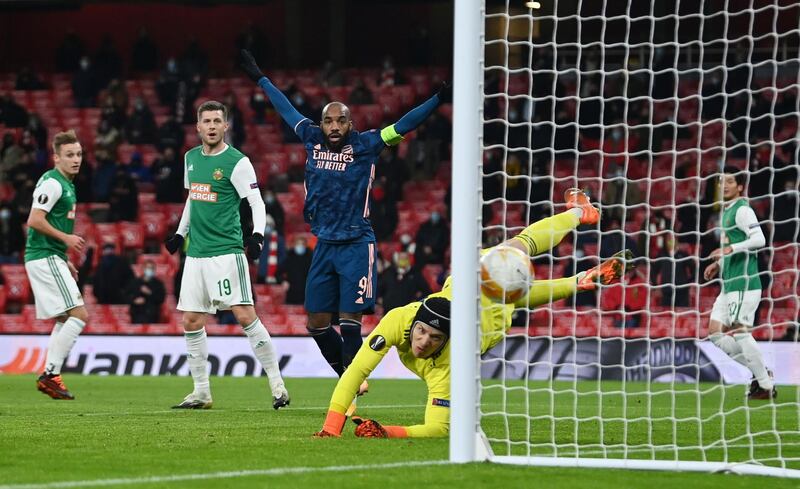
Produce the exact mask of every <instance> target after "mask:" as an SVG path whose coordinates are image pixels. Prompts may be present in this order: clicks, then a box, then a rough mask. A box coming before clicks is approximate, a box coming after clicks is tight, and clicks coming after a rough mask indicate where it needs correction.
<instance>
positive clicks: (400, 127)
mask: <svg viewBox="0 0 800 489" xmlns="http://www.w3.org/2000/svg"><path fill="white" fill-rule="evenodd" d="M449 94H450V85H448V84H447V83H442V86H441V87H440V88H439V90H438V91H437V92H436V93H435V94H434V95H433V97H431V98H429V99H428V100H426V101H425V102H423V103H422V104H420V105H418V106H416V107H414V108H413V109H411V110H410V111H408V113H406V115H404V116H403V117H401V118H400V120H398V121H397V122H395V123H394V124H392V125H391V126H388V127H384V128H383V129H382V130H381V137H382V138H383V141H384V142H385V143H386V144H387V145H389V146H393V145H395V144H399V143H400V141H402V140H403V136H405V135H406V134H408V133H409V132H411V131H413V130H414V129H416V128H417V127H419V125H420V124H422V123H423V122H425V119H427V118H428V116H430V115H431V114H432V113H433V111H434V110H436V108H437V107H439V105H441V104H443V103H444V102H446V101H447V99H448V98H449Z"/></svg>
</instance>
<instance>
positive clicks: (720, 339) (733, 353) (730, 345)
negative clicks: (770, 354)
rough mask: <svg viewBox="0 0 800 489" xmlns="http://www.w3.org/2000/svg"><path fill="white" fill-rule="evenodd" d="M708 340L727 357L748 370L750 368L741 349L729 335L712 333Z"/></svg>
mask: <svg viewBox="0 0 800 489" xmlns="http://www.w3.org/2000/svg"><path fill="white" fill-rule="evenodd" d="M709 339H710V340H711V342H712V343H714V344H715V345H717V347H718V348H719V349H720V350H722V351H724V352H725V354H727V355H728V356H729V357H731V358H732V359H734V360H736V361H737V362H739V363H740V364H741V365H742V366H744V367H746V368H748V369H749V368H750V366H749V365H748V364H747V359H746V358H745V356H744V353H743V352H742V347H741V346H739V344H738V343H737V342H736V340H734V339H733V338H732V337H731V336H730V335H727V334H724V333H714V334H712V335H711V336H709Z"/></svg>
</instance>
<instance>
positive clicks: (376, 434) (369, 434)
mask: <svg viewBox="0 0 800 489" xmlns="http://www.w3.org/2000/svg"><path fill="white" fill-rule="evenodd" d="M351 419H352V420H353V423H355V424H356V436H357V437H359V438H389V433H387V432H386V428H384V427H383V426H381V424H380V423H378V422H377V421H375V420H374V419H364V418H359V417H358V416H353V417H352V418H351Z"/></svg>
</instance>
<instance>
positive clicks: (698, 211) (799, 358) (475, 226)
mask: <svg viewBox="0 0 800 489" xmlns="http://www.w3.org/2000/svg"><path fill="white" fill-rule="evenodd" d="M798 19H800V6H798V4H797V2H793V1H783V0H742V1H738V0H706V1H702V0H697V1H681V0H674V1H666V2H661V1H650V2H647V1H634V0H623V1H607V0H606V1H581V0H569V1H565V0H541V1H540V2H522V1H514V2H510V1H507V2H492V1H490V2H485V3H484V2H468V1H465V2H456V17H455V26H456V27H455V67H454V73H455V75H454V87H455V92H454V143H453V151H454V154H453V160H454V161H455V162H456V163H455V164H454V165H453V168H454V173H453V186H454V189H456V190H455V191H454V193H453V194H454V208H456V209H458V212H454V216H453V219H454V220H453V240H452V242H453V266H452V269H453V278H454V305H453V321H454V324H455V325H459V326H458V328H456V327H454V330H455V331H454V335H453V340H452V341H453V344H452V351H453V365H452V369H453V381H452V386H453V387H452V389H453V391H452V394H453V395H452V397H453V408H452V409H453V412H452V431H451V459H452V460H453V461H457V462H463V461H469V460H481V459H488V460H491V461H496V462H503V463H516V464H534V465H561V466H586V467H618V468H621V467H625V468H641V469H667V470H698V471H728V470H730V471H736V472H741V473H751V474H771V475H781V476H787V477H800V391H798V387H797V386H798V384H800V346H799V345H798V340H797V325H798V323H797V321H798V310H799V309H798V298H797V296H798V293H799V292H800V288H799V287H798V264H800V250H799V249H798V244H797V241H798V239H797V238H798V186H797V178H798V166H797V162H798V151H800V149H798V118H799V117H800V105H798V104H799V102H798V86H799V84H800V69H799V65H798V56H799V55H800V52H799V51H798V45H799V44H800V29H798V26H799V25H800V24H799V22H800V21H799V20H798ZM730 166H732V167H735V168H736V169H738V170H740V171H741V173H739V175H741V176H744V177H745V178H746V182H745V185H744V186H743V189H744V190H743V194H744V196H745V197H746V198H747V203H748V204H749V206H750V207H751V208H752V209H753V210H754V212H755V214H756V216H757V218H758V221H759V225H760V228H761V230H762V231H763V234H764V235H765V237H766V245H765V246H763V247H761V248H760V249H759V250H758V251H757V253H754V254H753V255H752V256H756V255H757V257H758V269H759V280H760V283H761V286H762V292H761V299H760V302H759V303H758V309H757V310H756V312H755V318H754V321H753V327H752V329H751V334H752V336H753V338H755V340H756V341H757V347H758V350H759V351H760V352H761V354H762V356H763V359H764V362H765V364H766V366H767V367H768V368H769V369H770V370H771V371H772V373H773V374H774V382H775V386H776V389H777V393H778V396H777V398H775V399H771V400H751V399H748V393H749V390H750V388H751V371H750V370H749V369H748V368H746V367H745V366H743V365H742V364H740V363H739V362H737V361H735V360H734V359H732V358H731V357H729V356H728V355H727V354H726V353H725V352H723V351H722V350H721V349H720V348H718V347H717V346H715V344H714V343H712V342H711V341H709V338H708V336H709V322H710V316H711V310H712V305H713V304H714V301H715V299H716V297H717V296H718V295H719V294H720V280H719V277H717V278H715V279H713V280H706V279H705V278H704V271H705V269H706V267H707V266H708V265H709V264H711V263H712V260H710V259H709V258H708V257H709V255H710V254H711V253H712V252H713V251H714V250H716V249H718V248H720V247H721V241H722V240H724V239H725V236H724V234H723V233H721V216H722V213H723V211H724V209H725V206H726V205H727V204H729V203H726V202H723V195H722V190H721V186H720V176H721V173H722V171H723V168H725V167H730ZM729 171H730V170H726V172H725V173H728V172H729ZM571 187H578V188H581V189H584V190H585V192H586V193H587V194H588V195H589V196H590V198H591V200H592V202H593V203H595V205H596V206H597V207H598V208H600V209H601V219H600V223H599V224H597V225H581V226H579V227H578V228H577V229H576V230H575V231H573V232H571V233H569V234H567V236H566V237H565V238H564V239H563V240H562V241H561V242H560V243H557V244H556V245H555V246H554V247H553V249H552V250H550V251H546V252H544V253H542V254H540V255H538V256H536V257H534V258H533V260H534V267H535V275H536V279H537V280H548V279H558V278H561V277H568V276H572V275H575V274H576V273H579V272H581V271H585V270H587V269H589V268H591V267H594V266H595V265H597V264H598V263H600V262H602V261H603V260H604V259H607V258H609V257H610V256H611V255H612V254H614V253H615V252H617V251H619V250H621V249H625V248H628V249H631V250H632V251H633V252H634V255H635V257H636V258H635V260H634V261H633V264H635V265H636V268H635V270H633V271H631V272H629V273H627V275H626V277H625V278H624V279H623V281H622V283H620V284H616V285H608V286H603V287H600V289H599V290H597V291H593V292H592V291H590V292H582V293H579V294H577V295H576V296H574V297H573V298H570V299H567V300H559V301H553V302H552V303H550V304H546V305H543V306H540V307H537V308H534V309H531V310H526V309H520V310H517V312H516V313H515V315H514V317H513V321H512V327H511V329H510V331H509V333H508V334H507V335H506V336H505V338H504V339H503V340H502V341H501V342H500V343H498V344H497V345H496V346H495V347H494V348H492V349H491V350H490V351H488V352H486V353H485V354H483V355H481V354H480V344H481V339H482V338H480V337H479V336H480V333H479V334H478V337H472V336H473V333H474V332H475V331H478V332H479V331H480V328H479V327H478V325H479V321H480V320H479V318H480V312H481V311H480V301H479V300H478V297H479V277H478V269H479V266H478V256H479V250H480V249H481V248H486V247H489V246H492V245H495V244H497V243H500V242H502V241H503V240H506V239H509V238H511V237H513V236H514V235H516V234H517V233H519V232H520V231H522V230H523V229H524V228H525V226H527V225H529V224H531V223H533V222H536V221H538V220H540V219H543V218H545V217H548V216H550V215H553V214H557V213H560V212H563V211H564V210H565V206H564V197H563V195H564V191H565V190H566V189H568V188H571ZM470 188H472V189H478V192H477V193H476V192H474V191H466V190H464V189H470ZM476 196H477V198H476ZM750 288H752V287H750ZM756 297H757V296H756ZM732 304H733V303H732ZM731 307H739V306H736V305H735V304H733V305H731ZM737 312H738V310H733V309H732V310H731V311H729V313H730V314H736V313H737ZM464 324H473V325H475V328H474V329H473V328H467V327H466V326H461V325H464ZM729 336H731V337H734V335H732V334H729ZM737 338H738V337H737ZM734 341H738V340H734ZM745 363H746V362H745Z"/></svg>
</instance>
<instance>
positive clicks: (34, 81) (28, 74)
mask: <svg viewBox="0 0 800 489" xmlns="http://www.w3.org/2000/svg"><path fill="white" fill-rule="evenodd" d="M45 88H47V86H46V85H45V84H44V82H43V81H42V79H41V78H39V76H38V75H37V74H36V73H34V72H33V71H32V70H31V68H30V67H29V66H24V67H22V68H21V69H20V70H19V73H17V81H16V83H15V85H14V90H44V89H45Z"/></svg>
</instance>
